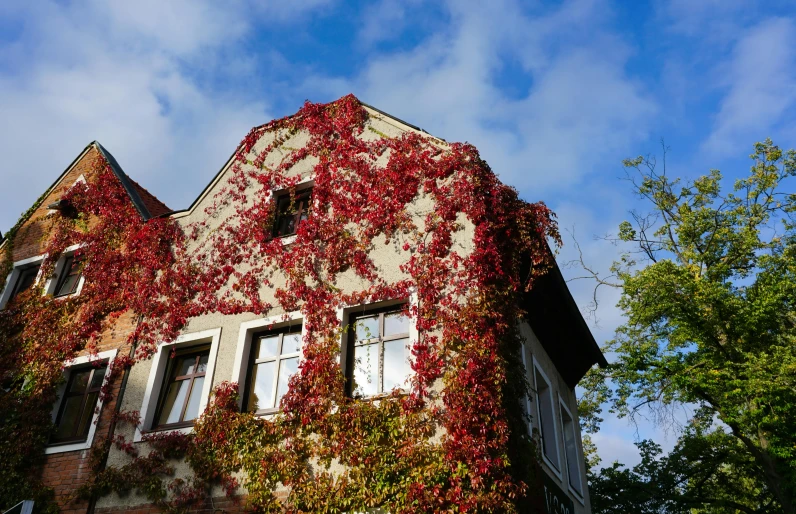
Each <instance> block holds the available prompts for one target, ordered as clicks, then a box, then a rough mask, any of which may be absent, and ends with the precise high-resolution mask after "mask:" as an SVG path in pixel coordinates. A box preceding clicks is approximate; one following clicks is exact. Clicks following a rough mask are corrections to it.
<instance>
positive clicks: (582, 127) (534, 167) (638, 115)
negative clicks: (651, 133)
mask: <svg viewBox="0 0 796 514" xmlns="http://www.w3.org/2000/svg"><path fill="white" fill-rule="evenodd" d="M448 7H449V11H450V17H451V26H450V27H448V28H447V29H446V30H444V31H437V32H435V33H434V34H433V35H430V36H429V37H428V38H426V39H425V40H423V41H421V42H420V43H419V44H417V45H416V46H414V47H412V48H411V49H409V50H402V51H397V52H380V53H376V54H374V55H371V56H370V57H369V58H368V59H367V60H366V61H365V62H364V64H363V68H362V71H361V73H360V74H359V75H358V76H357V77H355V78H353V79H351V80H348V81H342V83H341V81H340V78H337V81H336V82H334V83H333V85H331V86H330V85H329V84H328V80H327V79H325V78H321V77H312V78H309V79H308V80H307V83H306V84H305V88H306V89H307V90H315V91H317V89H322V90H323V91H324V92H326V93H327V94H328V93H332V94H337V93H339V92H341V90H343V89H344V87H345V84H346V83H347V84H348V86H349V89H351V90H353V91H354V92H355V94H357V95H358V96H359V97H360V98H362V99H363V100H364V101H366V102H368V103H371V104H373V105H376V106H377V107H379V108H381V109H383V110H385V111H387V112H390V113H392V114H395V115H396V116H399V117H401V118H403V119H406V120H408V121H411V122H412V123H415V124H417V125H419V126H421V127H423V128H424V129H426V130H428V131H429V132H431V133H432V134H434V135H437V136H440V137H444V138H446V139H449V140H458V141H463V140H467V141H470V142H472V143H474V144H475V145H476V146H477V147H478V148H479V149H480V151H481V153H482V155H483V156H484V157H485V158H486V159H487V161H488V162H489V163H490V164H491V166H492V167H493V169H494V170H495V171H496V172H498V174H499V175H500V176H501V177H502V178H503V180H504V181H506V182H507V183H509V184H512V185H514V186H517V187H518V188H519V189H521V190H528V191H534V192H535V194H536V195H537V196H536V197H535V198H531V199H539V198H541V196H539V195H540V191H541V190H545V191H548V192H549V191H554V190H556V189H568V188H572V187H573V186H574V185H575V184H577V183H578V181H579V179H580V178H582V177H583V176H584V175H586V174H588V173H590V172H592V170H593V169H594V168H595V167H596V166H597V164H598V163H599V162H602V160H603V159H606V158H611V159H612V158H613V157H614V155H615V154H616V153H617V152H618V153H619V154H621V155H622V156H624V154H625V153H626V152H627V151H628V148H629V147H631V146H632V144H633V143H634V142H635V141H638V140H639V139H641V138H644V137H646V131H647V128H646V127H647V126H648V124H649V118H650V117H651V116H652V115H653V114H654V113H655V112H656V106H655V103H654V102H653V101H652V100H651V99H650V98H649V97H648V95H646V93H645V91H644V88H643V86H642V85H641V84H640V83H639V82H638V81H636V80H634V79H632V78H631V77H630V76H629V75H628V73H627V72H626V71H625V64H626V62H627V59H628V58H629V56H630V52H631V50H630V48H629V47H627V45H625V44H624V43H622V42H621V41H620V40H617V39H615V38H612V37H611V36H610V35H608V34H607V32H606V31H603V30H600V29H599V27H600V26H601V25H602V24H603V21H604V20H605V18H606V16H608V15H607V14H606V9H604V8H602V7H600V6H598V5H596V4H595V3H594V2H591V1H572V2H567V3H565V4H564V5H563V6H561V7H560V8H557V9H555V10H553V11H550V12H542V13H533V14H529V13H527V12H525V11H524V10H523V9H522V8H521V6H520V5H518V4H517V3H515V2H512V1H509V0H506V1H503V2H499V3H497V4H496V3H490V4H489V5H486V4H481V3H465V4H462V3H460V2H454V3H451V4H450V5H449V6H448ZM595 27H596V28H595ZM583 32H588V33H589V37H584V36H583V35H582V33H583ZM550 41H557V43H551V42H550ZM564 41H566V42H564ZM512 63H517V64H519V66H520V68H521V69H520V72H523V71H524V73H525V74H526V77H527V80H528V82H529V89H528V91H527V92H526V93H525V94H524V95H520V97H519V98H518V97H512V96H509V95H507V94H506V93H505V91H503V90H502V89H501V84H500V82H499V75H500V72H501V70H502V69H503V68H504V67H505V66H507V65H512Z"/></svg>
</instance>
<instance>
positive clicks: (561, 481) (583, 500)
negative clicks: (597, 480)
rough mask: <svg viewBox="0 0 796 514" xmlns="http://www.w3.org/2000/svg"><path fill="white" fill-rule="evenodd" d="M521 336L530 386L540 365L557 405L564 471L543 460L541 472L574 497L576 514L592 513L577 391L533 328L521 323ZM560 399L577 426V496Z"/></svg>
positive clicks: (534, 410) (535, 415)
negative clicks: (569, 467)
mask: <svg viewBox="0 0 796 514" xmlns="http://www.w3.org/2000/svg"><path fill="white" fill-rule="evenodd" d="M519 328H520V334H521V336H522V338H523V339H524V341H525V343H524V347H523V351H524V352H525V362H526V363H527V371H528V376H527V378H528V381H529V382H530V384H531V386H533V384H534V368H533V366H534V365H536V366H538V367H539V368H540V369H541V370H542V372H543V373H544V374H545V375H546V376H547V378H548V379H549V380H550V382H551V383H550V387H551V389H552V390H553V391H552V392H553V401H554V405H555V407H556V408H555V423H556V428H557V430H556V436H557V437H556V439H557V441H556V442H557V445H558V452H559V463H560V468H561V470H560V471H559V470H556V469H555V468H554V467H553V466H551V465H550V464H549V463H548V462H547V461H546V460H545V459H544V458H541V461H542V462H541V466H542V469H543V471H544V472H545V473H547V475H548V476H549V477H550V478H551V479H552V480H553V481H554V482H555V483H556V484H557V485H558V486H559V487H560V488H561V490H562V491H564V492H566V493H567V495H568V496H569V497H570V498H572V500H573V503H574V505H575V513H574V514H588V513H590V512H591V504H590V503H589V491H588V487H587V485H586V461H585V460H584V458H583V442H582V439H581V434H580V424H579V423H578V401H577V398H576V396H575V391H574V390H573V389H570V388H569V386H568V385H567V384H566V382H565V381H564V379H563V378H562V377H561V373H559V372H558V370H557V369H556V367H555V365H554V364H553V361H552V360H551V359H550V357H549V356H548V355H547V352H545V350H544V348H543V347H542V344H541V343H540V342H539V339H538V338H537V337H536V334H534V332H533V329H532V328H531V326H530V325H529V324H528V323H527V322H526V321H522V322H520V324H519ZM559 398H560V399H561V401H562V402H563V403H564V404H565V405H566V406H567V408H568V409H569V411H570V412H571V413H572V417H573V421H574V424H575V439H576V441H577V452H578V466H579V472H580V477H581V481H582V484H583V487H582V488H583V495H582V496H578V495H577V494H574V493H573V492H572V490H571V489H570V488H569V479H568V477H567V472H566V457H565V455H564V433H563V427H562V419H561V416H560V411H559V409H558V401H559ZM535 400H536V399H535V398H532V401H531V402H530V403H531V425H532V428H533V429H534V431H535V432H536V435H537V442H539V440H538V434H539V430H540V428H539V411H538V403H537V402H536V401H535Z"/></svg>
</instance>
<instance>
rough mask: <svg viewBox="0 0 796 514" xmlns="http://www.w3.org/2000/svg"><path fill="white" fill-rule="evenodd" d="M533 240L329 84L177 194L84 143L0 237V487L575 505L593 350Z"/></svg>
mask: <svg viewBox="0 0 796 514" xmlns="http://www.w3.org/2000/svg"><path fill="white" fill-rule="evenodd" d="M555 236H556V233H555V227H554V224H553V223H552V221H551V215H550V213H549V211H548V210H547V209H546V207H544V205H543V204H527V203H525V202H523V201H521V200H519V199H518V197H517V195H516V193H515V192H514V191H513V190H511V189H510V188H508V187H506V186H504V185H502V184H500V182H499V181H498V180H497V179H496V177H495V176H494V174H492V173H491V171H490V170H489V168H488V166H486V164H485V163H484V162H483V161H481V160H480V158H479V157H478V155H477V152H476V151H475V149H474V148H472V147H471V146H468V145H461V144H449V143H447V142H445V141H443V140H440V139H437V138H434V137H433V136H430V135H428V134H427V133H425V132H423V131H421V130H420V129H418V128H417V127H413V126H411V125H409V124H407V123H405V122H403V121H401V120H398V119H396V118H393V117H391V116H389V115H387V114H385V113H383V112H381V111H378V110H377V109H374V108H371V107H369V106H366V105H363V104H361V103H360V102H359V101H358V100H356V99H355V98H354V97H351V96H349V97H344V98H342V99H340V100H338V101H336V102H333V103H331V104H326V105H317V104H307V105H305V106H304V108H303V109H302V110H300V111H299V112H298V113H297V114H296V115H293V116H291V117H288V118H284V119H282V120H276V121H274V122H271V123H269V124H267V125H264V126H262V127H256V128H255V129H253V130H252V131H251V132H250V133H249V135H248V136H247V137H246V138H245V139H244V140H243V142H242V143H241V145H240V146H239V147H238V149H237V150H236V151H235V153H234V154H233V155H232V156H231V157H230V159H229V160H228V162H227V163H226V164H225V165H224V166H223V167H222V169H221V170H220V172H219V173H218V175H217V176H216V177H215V179H214V180H213V181H212V182H211V184H210V185H208V187H207V188H206V189H205V190H204V191H203V192H202V194H201V195H200V196H199V198H197V199H196V200H195V201H194V203H193V204H192V205H191V206H190V207H189V208H188V209H185V210H182V211H170V210H169V209H168V208H167V207H166V206H165V205H164V204H163V203H162V202H160V201H158V200H157V199H156V198H155V197H154V196H152V195H151V194H149V193H148V192H147V191H146V190H145V189H143V188H142V187H141V186H139V185H138V184H136V183H135V182H134V181H132V180H131V179H130V178H129V177H128V176H127V175H126V174H125V173H124V172H123V171H122V170H121V167H120V166H119V165H118V163H117V162H116V160H115V159H114V158H113V157H112V156H111V155H110V154H109V153H108V152H107V151H106V150H105V149H104V148H102V146H101V145H99V143H92V144H90V145H89V146H88V147H87V148H86V149H85V150H84V151H83V152H82V153H81V154H80V156H78V158H77V159H76V160H75V161H74V162H73V163H72V164H71V165H70V166H69V167H68V168H67V170H66V171H65V172H64V173H63V174H62V175H61V177H60V178H59V179H58V180H57V181H56V182H55V184H54V185H53V186H52V187H51V188H50V189H49V190H48V191H47V192H46V193H45V195H44V196H43V197H42V199H41V200H40V201H39V202H37V204H36V205H35V206H34V209H33V210H32V211H31V212H30V213H28V214H26V215H25V216H23V219H22V220H21V222H20V224H19V225H18V226H17V227H15V228H14V229H12V230H11V231H9V233H8V234H7V239H6V240H5V241H4V243H3V247H2V248H0V249H2V250H3V252H4V253H3V254H2V255H0V263H2V264H0V265H2V266H5V268H3V269H0V271H2V272H3V274H5V275H7V276H8V279H7V281H6V286H5V289H4V291H3V295H2V297H0V302H1V303H0V306H2V307H4V308H3V310H2V311H0V331H3V330H4V331H5V332H0V334H5V337H6V341H5V344H4V345H3V346H4V347H5V348H3V349H2V352H3V353H2V358H3V362H2V364H0V372H2V377H3V381H4V382H3V383H4V390H5V391H6V394H5V395H4V396H3V397H2V399H0V402H2V403H0V406H1V407H3V409H4V411H7V412H9V413H13V414H11V415H9V416H7V418H8V419H7V420H4V421H3V425H0V429H2V430H4V431H5V434H4V435H6V434H13V437H15V438H16V437H18V439H17V440H18V441H20V442H21V443H23V444H20V445H19V447H14V448H12V447H10V446H9V448H8V450H9V451H11V453H12V454H13V455H14V456H15V458H13V459H9V464H7V466H8V469H7V472H6V473H5V476H7V477H12V478H9V479H7V480H6V482H5V483H0V493H1V494H2V496H0V498H2V501H4V502H8V503H9V505H7V506H6V505H3V507H4V508H5V507H10V506H11V505H10V503H11V501H12V500H22V499H30V498H33V499H35V500H38V501H39V502H40V503H42V502H46V501H47V499H48V498H47V496H46V494H47V491H48V490H50V491H52V492H53V493H54V497H53V499H54V500H55V501H56V502H57V503H58V505H59V506H60V508H61V509H62V510H64V511H75V512H86V511H91V512H116V511H130V512H144V511H147V510H148V509H149V510H158V509H162V508H172V509H184V510H191V511H198V510H202V509H208V508H213V509H219V508H220V509H225V510H230V511H232V510H245V509H247V508H250V507H257V508H259V509H261V510H268V509H275V510H278V509H281V508H282V506H283V505H287V506H289V507H290V508H292V509H294V511H295V512H316V511H330V512H337V511H362V510H372V509H378V508H382V511H384V510H395V511H405V512H410V511H429V510H432V511H433V510H446V509H449V508H452V507H454V506H455V507H458V508H462V509H471V510H478V509H481V510H492V511H504V510H511V509H517V510H519V511H521V512H531V511H542V512H550V513H559V512H577V513H582V512H584V513H585V512H590V507H589V497H588V490H587V488H586V484H585V464H584V460H583V452H582V448H581V438H580V430H579V426H578V415H577V404H576V399H575V393H574V387H575V385H576V384H577V382H578V381H579V380H580V379H581V378H582V376H583V375H584V374H585V373H586V371H587V370H588V369H589V368H590V367H591V366H593V365H594V364H601V365H602V364H604V363H605V360H604V358H603V356H602V354H601V353H600V351H599V349H598V347H597V345H596V343H595V341H594V339H593V338H592V336H591V334H590V332H589V330H588V328H587V326H586V324H585V322H584V321H583V318H582V317H581V315H580V313H579V311H578V309H577V307H576V305H575V303H574V301H573V300H572V297H571V296H570V294H569V292H568V290H567V288H566V284H565V283H564V281H563V279H562V277H561V274H560V272H559V271H558V268H557V267H556V266H555V261H554V260H553V259H552V254H551V252H550V250H549V248H548V246H547V241H546V238H547V237H553V238H555ZM526 286H529V287H526ZM20 357H21V358H20ZM523 375H524V376H525V380H523V379H522V376H523ZM230 384H237V388H236V387H234V386H232V385H230ZM526 384H527V385H529V386H530V388H529V389H530V391H532V393H531V394H530V395H526ZM214 390H215V391H216V392H215V396H214V397H211V391H214ZM238 411H240V412H238ZM20 420H24V421H20ZM48 420H52V421H53V422H54V423H55V425H56V427H55V428H54V429H48V427H47V425H48ZM186 436H187V437H186ZM8 438H9V439H10V436H9V437H8ZM6 444H9V443H6ZM12 480H13V481H16V482H17V483H18V482H19V481H20V480H23V481H24V482H25V483H26V486H25V487H24V488H14V487H13V486H12V485H11V482H12ZM76 491H77V492H76ZM225 492H230V493H231V497H233V498H235V499H236V500H238V501H237V502H234V501H232V500H231V499H230V498H227V497H226V496H225Z"/></svg>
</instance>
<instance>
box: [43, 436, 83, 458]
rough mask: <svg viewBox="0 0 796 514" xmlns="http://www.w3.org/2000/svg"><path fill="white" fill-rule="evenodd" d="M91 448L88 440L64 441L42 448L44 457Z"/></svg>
mask: <svg viewBox="0 0 796 514" xmlns="http://www.w3.org/2000/svg"><path fill="white" fill-rule="evenodd" d="M89 448H91V441H89V440H88V439H85V440H82V441H64V442H62V443H50V444H49V445H47V447H45V448H44V454H45V455H53V454H55V453H66V452H76V451H79V450H88V449H89Z"/></svg>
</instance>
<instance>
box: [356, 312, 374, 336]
mask: <svg viewBox="0 0 796 514" xmlns="http://www.w3.org/2000/svg"><path fill="white" fill-rule="evenodd" d="M354 326H355V327H356V334H357V341H364V340H366V339H374V338H376V337H379V316H378V315H375V316H368V317H366V318H358V319H357V320H356V321H355V322H354Z"/></svg>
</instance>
